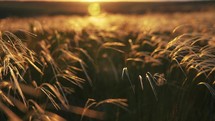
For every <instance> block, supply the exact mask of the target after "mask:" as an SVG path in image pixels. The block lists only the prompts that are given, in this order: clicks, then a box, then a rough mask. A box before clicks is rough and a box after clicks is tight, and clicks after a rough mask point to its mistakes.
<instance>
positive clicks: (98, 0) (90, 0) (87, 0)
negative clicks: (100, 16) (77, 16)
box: [82, 0, 101, 2]
mask: <svg viewBox="0 0 215 121" xmlns="http://www.w3.org/2000/svg"><path fill="white" fill-rule="evenodd" d="M82 1H83V2H100V1H101V0H82Z"/></svg>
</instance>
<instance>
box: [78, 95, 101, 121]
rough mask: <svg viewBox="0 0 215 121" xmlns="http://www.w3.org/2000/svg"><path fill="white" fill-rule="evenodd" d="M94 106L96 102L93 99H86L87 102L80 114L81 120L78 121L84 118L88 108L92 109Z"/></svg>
mask: <svg viewBox="0 0 215 121" xmlns="http://www.w3.org/2000/svg"><path fill="white" fill-rule="evenodd" d="M96 104H97V102H96V101H95V100H94V99H88V100H87V102H86V103H85V106H84V110H83V112H82V114H81V119H80V121H82V120H83V117H84V115H85V113H86V111H87V110H88V109H89V108H90V107H92V106H93V105H96Z"/></svg>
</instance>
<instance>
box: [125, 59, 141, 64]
mask: <svg viewBox="0 0 215 121" xmlns="http://www.w3.org/2000/svg"><path fill="white" fill-rule="evenodd" d="M126 61H135V62H142V63H143V62H144V60H143V59H141V58H128V59H126Z"/></svg>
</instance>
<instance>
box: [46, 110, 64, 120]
mask: <svg viewBox="0 0 215 121" xmlns="http://www.w3.org/2000/svg"><path fill="white" fill-rule="evenodd" d="M45 115H46V116H48V117H49V119H50V121H66V119H64V118H63V117H61V116H59V115H57V114H55V113H52V112H48V111H46V112H45Z"/></svg>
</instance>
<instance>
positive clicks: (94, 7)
mask: <svg viewBox="0 0 215 121" xmlns="http://www.w3.org/2000/svg"><path fill="white" fill-rule="evenodd" d="M88 12H89V14H90V15H91V16H97V15H99V14H100V13H101V7H100V4H99V3H91V4H90V5H89V6H88Z"/></svg>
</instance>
